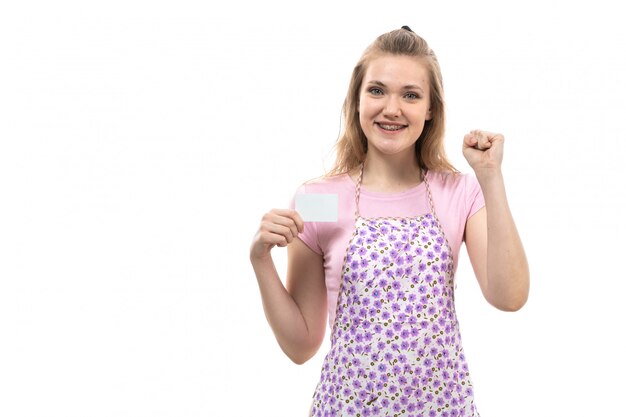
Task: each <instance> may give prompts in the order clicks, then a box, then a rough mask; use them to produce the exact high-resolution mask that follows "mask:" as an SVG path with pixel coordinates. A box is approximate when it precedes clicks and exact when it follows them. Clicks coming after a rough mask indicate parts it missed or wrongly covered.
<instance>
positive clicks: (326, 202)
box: [296, 194, 339, 222]
mask: <svg viewBox="0 0 626 417" xmlns="http://www.w3.org/2000/svg"><path fill="white" fill-rule="evenodd" d="M296 211H297V212H298V213H299V214H300V217H302V220H304V221H305V222H336V221H337V219H338V217H339V196H338V195H337V194H296Z"/></svg>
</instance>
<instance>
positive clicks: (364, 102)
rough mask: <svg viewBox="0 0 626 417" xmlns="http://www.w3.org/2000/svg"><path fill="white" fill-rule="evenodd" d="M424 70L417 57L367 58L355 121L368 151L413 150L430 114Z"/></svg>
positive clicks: (405, 151) (425, 71)
mask: <svg viewBox="0 0 626 417" xmlns="http://www.w3.org/2000/svg"><path fill="white" fill-rule="evenodd" d="M428 77H429V76H428V70H427V69H426V67H425V66H424V65H423V64H422V62H421V61H420V60H419V58H415V57H410V56H405V55H381V56H379V57H376V58H374V59H372V60H371V61H370V62H369V65H368V68H367V71H366V72H365V77H364V78H363V83H362V85H361V91H360V95H359V121H360V124H361V128H362V129H363V133H364V134H365V136H366V137H367V144H368V153H369V152H375V153H378V154H383V155H399V154H403V153H408V152H412V153H413V154H414V153H415V143H416V141H417V139H418V138H419V137H420V135H421V134H422V131H423V130H424V123H425V122H426V121H427V120H430V119H431V118H432V115H431V111H430V86H429V78H428Z"/></svg>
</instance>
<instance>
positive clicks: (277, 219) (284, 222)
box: [270, 214, 300, 237]
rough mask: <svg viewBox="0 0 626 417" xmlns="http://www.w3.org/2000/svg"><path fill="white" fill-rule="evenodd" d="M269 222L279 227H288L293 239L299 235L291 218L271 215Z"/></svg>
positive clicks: (296, 226)
mask: <svg viewBox="0 0 626 417" xmlns="http://www.w3.org/2000/svg"><path fill="white" fill-rule="evenodd" d="M270 220H271V221H272V222H274V223H276V224H280V225H281V226H285V227H288V228H289V229H290V230H291V234H292V235H293V237H296V236H298V234H299V233H300V231H299V230H298V225H297V223H296V221H295V220H294V219H293V218H291V217H286V216H279V215H276V214H273V215H272V217H270Z"/></svg>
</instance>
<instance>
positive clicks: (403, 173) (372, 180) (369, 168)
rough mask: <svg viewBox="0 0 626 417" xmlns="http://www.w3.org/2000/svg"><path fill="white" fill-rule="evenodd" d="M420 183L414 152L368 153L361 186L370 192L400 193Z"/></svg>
mask: <svg viewBox="0 0 626 417" xmlns="http://www.w3.org/2000/svg"><path fill="white" fill-rule="evenodd" d="M420 182H421V173H420V168H419V166H418V165H417V159H416V157H415V153H414V152H410V153H409V152H405V153H403V154H399V155H384V156H383V155H378V154H377V153H376V152H368V153H367V156H366V157H365V166H364V168H363V180H362V183H361V184H362V186H364V187H365V188H367V189H369V190H371V191H381V192H401V191H404V190H406V189H408V188H411V187H414V186H416V185H418V184H419V183H420Z"/></svg>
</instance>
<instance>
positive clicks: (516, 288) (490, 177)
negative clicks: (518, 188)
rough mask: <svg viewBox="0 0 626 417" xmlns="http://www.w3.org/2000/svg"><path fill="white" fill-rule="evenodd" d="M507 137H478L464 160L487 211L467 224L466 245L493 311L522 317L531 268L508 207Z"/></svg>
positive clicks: (469, 139) (470, 140) (468, 142)
mask: <svg viewBox="0 0 626 417" xmlns="http://www.w3.org/2000/svg"><path fill="white" fill-rule="evenodd" d="M503 145H504V137H503V136H502V135H500V134H493V133H489V132H478V131H474V132H472V133H470V134H469V135H466V136H465V140H464V145H463V154H464V155H465V157H466V159H467V160H468V162H469V163H470V165H471V166H472V168H473V169H474V172H475V173H476V178H477V179H478V182H479V183H480V186H481V189H482V191H483V195H484V197H485V207H484V208H482V209H481V210H479V211H478V212H477V213H475V214H474V215H473V216H472V217H470V219H469V220H468V221H467V224H466V227H465V244H466V247H467V252H468V255H469V258H470V262H471V263H472V267H473V268H474V272H475V274H476V278H477V279H478V282H479V285H480V288H481V290H482V292H483V295H484V296H485V298H486V299H487V301H489V303H491V304H492V305H493V306H495V307H496V308H498V309H500V310H504V311H517V310H519V309H520V308H522V307H523V306H524V304H525V303H526V300H527V299H528V292H529V286H530V279H529V271H528V262H527V260H526V254H525V252H524V247H523V245H522V241H521V239H520V236H519V234H518V232H517V228H516V227H515V222H514V221H513V216H512V214H511V210H510V208H509V205H508V201H507V197H506V192H505V187H504V178H503V176H502V170H501V162H502V154H503V152H502V151H503Z"/></svg>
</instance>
